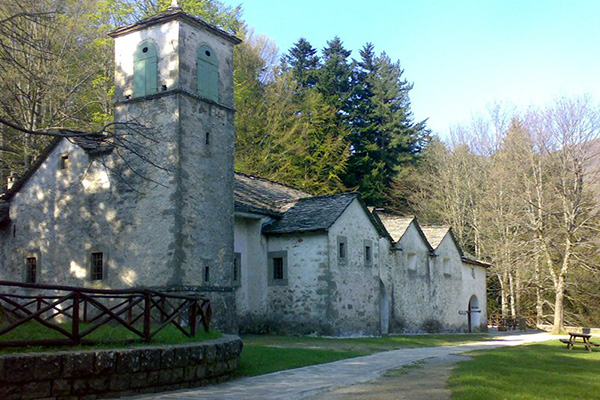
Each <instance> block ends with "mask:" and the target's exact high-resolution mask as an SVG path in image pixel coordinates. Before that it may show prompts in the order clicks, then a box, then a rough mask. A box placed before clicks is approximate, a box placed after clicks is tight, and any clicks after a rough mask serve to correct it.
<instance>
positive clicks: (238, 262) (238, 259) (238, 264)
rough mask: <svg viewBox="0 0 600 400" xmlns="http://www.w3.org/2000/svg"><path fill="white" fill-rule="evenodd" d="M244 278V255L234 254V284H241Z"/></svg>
mask: <svg viewBox="0 0 600 400" xmlns="http://www.w3.org/2000/svg"><path fill="white" fill-rule="evenodd" d="M241 277H242V254H241V253H233V283H234V284H238V285H239V283H240V279H241Z"/></svg>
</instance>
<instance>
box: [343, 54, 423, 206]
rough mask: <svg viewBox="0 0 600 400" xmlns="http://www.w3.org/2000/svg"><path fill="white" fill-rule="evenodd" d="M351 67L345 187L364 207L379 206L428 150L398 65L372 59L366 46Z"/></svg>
mask: <svg viewBox="0 0 600 400" xmlns="http://www.w3.org/2000/svg"><path fill="white" fill-rule="evenodd" d="M360 56H361V59H360V60H359V61H357V62H355V65H354V72H353V76H352V77H353V85H352V90H353V91H352V96H351V98H350V101H349V110H350V113H349V122H350V127H351V130H352V132H351V135H350V141H351V151H352V153H351V156H350V160H349V163H348V171H347V174H346V176H345V179H344V181H345V183H346V185H348V186H350V187H356V188H357V189H358V190H359V191H360V192H361V194H362V195H363V198H364V199H365V201H367V203H370V204H373V205H382V204H384V203H386V202H388V201H389V199H388V196H387V193H388V192H389V189H390V186H391V184H392V179H393V178H394V176H396V174H398V173H399V172H400V170H401V169H402V168H403V167H404V166H407V165H410V164H411V163H412V162H414V161H415V160H416V158H417V155H418V154H419V153H420V152H421V150H422V149H423V147H424V146H425V145H426V143H427V141H428V138H429V131H428V130H427V129H426V127H425V121H423V122H419V123H414V122H413V118H412V112H411V110H410V99H409V97H408V93H409V91H410V90H411V89H412V85H411V84H409V83H408V82H407V81H406V80H405V79H403V78H402V74H403V73H404V71H403V70H402V69H401V68H400V64H399V63H398V62H396V63H393V62H391V60H390V58H389V57H388V56H387V55H386V54H385V53H382V54H381V55H380V56H376V55H375V52H374V47H373V45H372V44H370V43H368V44H367V45H365V46H364V47H363V49H362V50H361V51H360Z"/></svg>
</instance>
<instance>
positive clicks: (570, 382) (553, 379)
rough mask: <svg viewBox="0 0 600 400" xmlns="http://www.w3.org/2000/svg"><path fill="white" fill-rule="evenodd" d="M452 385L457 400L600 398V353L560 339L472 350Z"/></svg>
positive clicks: (454, 376) (450, 385) (453, 375)
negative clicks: (571, 345) (567, 345)
mask: <svg viewBox="0 0 600 400" xmlns="http://www.w3.org/2000/svg"><path fill="white" fill-rule="evenodd" d="M472 354H473V355H474V357H473V359H471V360H468V361H463V362H460V363H459V364H458V366H457V368H456V369H455V370H454V371H453V373H452V376H451V378H450V379H449V381H448V385H449V387H450V389H451V390H452V399H456V400H483V399H486V400H487V399H494V400H501V399H511V400H512V399H514V400H569V399H573V400H575V399H578V400H580V399H586V400H589V399H600V376H599V374H598V371H600V352H599V351H598V350H597V349H596V350H595V351H592V352H591V353H589V352H587V351H586V350H585V348H583V347H582V346H579V348H577V347H576V348H575V349H573V350H567V347H566V346H565V345H564V344H562V343H559V342H558V340H556V341H552V342H546V343H541V344H531V345H524V346H517V347H507V348H499V349H494V350H485V351H478V352H474V353H472Z"/></svg>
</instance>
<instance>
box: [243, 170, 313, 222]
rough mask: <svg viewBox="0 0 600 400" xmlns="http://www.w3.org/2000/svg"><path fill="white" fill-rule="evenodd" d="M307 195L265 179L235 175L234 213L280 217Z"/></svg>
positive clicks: (307, 195)
mask: <svg viewBox="0 0 600 400" xmlns="http://www.w3.org/2000/svg"><path fill="white" fill-rule="evenodd" d="M310 196H311V195H310V194H309V193H306V192H303V191H301V190H298V189H294V188H293V187H290V186H287V185H284V184H281V183H278V182H274V181H271V180H269V179H266V178H261V177H258V176H252V175H247V174H243V173H241V172H236V173H235V183H234V191H233V197H234V200H235V211H237V212H246V213H259V214H265V215H270V216H280V215H281V214H283V213H284V212H285V211H286V210H288V209H289V208H290V207H292V206H293V205H294V204H295V203H296V201H297V200H298V199H301V198H304V197H310Z"/></svg>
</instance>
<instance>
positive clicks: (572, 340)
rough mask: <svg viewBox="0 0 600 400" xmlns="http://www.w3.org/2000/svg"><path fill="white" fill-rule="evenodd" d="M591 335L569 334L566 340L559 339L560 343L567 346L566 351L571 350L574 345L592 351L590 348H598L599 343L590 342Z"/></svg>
mask: <svg viewBox="0 0 600 400" xmlns="http://www.w3.org/2000/svg"><path fill="white" fill-rule="evenodd" d="M591 338H592V335H589V334H587V333H577V332H569V338H568V339H560V341H561V342H563V343H565V344H566V345H567V349H569V350H571V349H572V348H573V346H575V345H583V346H585V348H586V349H587V351H592V346H600V343H594V342H592V341H590V339H591Z"/></svg>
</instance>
